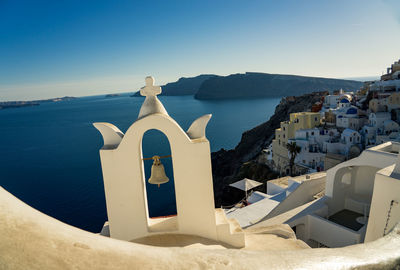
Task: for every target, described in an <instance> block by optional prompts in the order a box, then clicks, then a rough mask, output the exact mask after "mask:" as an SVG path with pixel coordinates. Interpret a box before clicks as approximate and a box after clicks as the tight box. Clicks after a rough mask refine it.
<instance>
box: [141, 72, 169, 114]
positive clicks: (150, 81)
mask: <svg viewBox="0 0 400 270" xmlns="http://www.w3.org/2000/svg"><path fill="white" fill-rule="evenodd" d="M145 81H146V86H144V87H142V88H140V94H141V95H142V96H144V97H146V99H145V100H144V102H143V105H142V107H141V108H140V112H139V116H138V119H140V118H143V117H145V116H146V115H149V114H153V113H162V114H166V115H168V113H167V111H166V110H165V108H164V105H162V103H161V102H160V101H159V100H158V98H157V95H159V94H161V92H162V91H161V87H160V86H156V85H154V78H153V77H152V76H147V77H146V79H145Z"/></svg>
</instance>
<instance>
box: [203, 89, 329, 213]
mask: <svg viewBox="0 0 400 270" xmlns="http://www.w3.org/2000/svg"><path fill="white" fill-rule="evenodd" d="M327 94H328V93H327V92H315V93H311V94H305V95H302V96H299V97H293V96H291V97H286V98H282V100H281V102H280V103H279V105H278V106H277V107H276V108H275V113H274V115H273V116H272V117H271V118H270V120H269V121H267V122H265V123H263V124H261V125H259V126H257V127H255V128H253V129H251V130H248V131H246V132H244V133H243V134H242V139H241V140H240V142H239V144H238V145H237V146H236V147H235V149H232V150H225V149H221V150H219V151H217V152H213V153H212V154H211V162H212V169H213V179H214V196H215V203H216V206H217V207H220V206H221V205H222V206H226V205H231V204H233V203H235V202H238V201H239V200H240V199H242V198H243V197H244V192H241V191H240V190H237V191H236V190H234V189H233V188H230V187H229V186H228V185H229V184H230V183H233V182H235V181H237V180H240V179H242V178H244V177H247V178H250V179H253V180H257V181H260V182H264V183H265V182H266V181H267V180H269V179H274V178H275V177H276V176H277V175H276V174H275V173H274V172H273V171H272V170H271V169H270V168H269V167H268V166H267V165H265V164H261V163H258V162H257V159H258V156H259V154H260V152H261V150H262V149H264V148H266V147H267V146H268V145H269V144H270V143H271V142H272V139H273V138H274V136H275V129H277V128H279V126H280V123H281V122H282V121H286V120H289V115H290V114H291V113H295V112H302V111H310V110H311V107H312V105H313V104H314V103H315V102H317V101H320V100H321V98H322V97H323V96H324V95H327ZM264 188H265V187H261V191H265V190H263V189H264Z"/></svg>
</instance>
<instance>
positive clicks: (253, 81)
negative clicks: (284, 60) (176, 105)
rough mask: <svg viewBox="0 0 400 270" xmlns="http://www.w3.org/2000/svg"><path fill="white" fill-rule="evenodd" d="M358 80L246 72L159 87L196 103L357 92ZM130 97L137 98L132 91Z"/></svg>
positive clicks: (183, 81)
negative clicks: (197, 100) (189, 96)
mask: <svg viewBox="0 0 400 270" xmlns="http://www.w3.org/2000/svg"><path fill="white" fill-rule="evenodd" d="M362 84H363V83H362V82H361V81H356V80H345V79H331V78H319V77H307V76H298V75H283V74H269V73H255V72H246V73H244V74H243V73H242V74H240V73H238V74H232V75H228V76H217V75H211V74H205V75H199V76H196V77H189V78H180V79H179V80H178V81H176V82H172V83H168V84H166V85H164V86H162V91H163V92H162V94H161V95H164V96H180V95H194V97H195V98H196V99H200V100H224V99H238V98H269V97H283V96H298V95H303V94H307V93H312V92H315V91H334V90H337V89H343V90H345V91H350V90H354V89H359V88H360V87H361V86H362ZM132 96H140V94H139V92H136V93H135V94H134V95H132Z"/></svg>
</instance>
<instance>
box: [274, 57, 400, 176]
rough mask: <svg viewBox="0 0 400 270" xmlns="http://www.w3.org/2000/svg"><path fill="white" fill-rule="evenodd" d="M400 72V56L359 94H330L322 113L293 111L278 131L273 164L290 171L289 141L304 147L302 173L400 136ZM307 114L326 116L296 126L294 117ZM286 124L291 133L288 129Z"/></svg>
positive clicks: (299, 171)
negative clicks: (386, 70) (379, 78)
mask: <svg viewBox="0 0 400 270" xmlns="http://www.w3.org/2000/svg"><path fill="white" fill-rule="evenodd" d="M399 73H400V63H399V61H398V62H395V63H394V64H393V65H392V66H391V67H390V68H388V74H385V75H383V76H382V77H381V80H380V81H373V82H366V83H365V85H364V86H363V87H362V88H361V89H360V90H359V91H357V92H356V93H354V92H344V91H343V90H340V91H337V92H335V93H333V94H331V95H327V96H325V97H324V100H323V103H322V106H321V109H320V110H319V112H307V113H297V114H293V117H292V116H291V117H290V118H291V120H290V121H286V122H282V123H281V127H280V128H279V129H277V130H276V132H275V140H273V143H272V147H271V148H272V149H271V150H272V151H271V154H270V161H269V165H272V166H273V167H274V168H275V170H277V171H278V172H279V173H280V174H283V175H287V174H288V173H289V171H290V169H289V166H290V162H289V161H290V157H291V153H290V152H289V151H288V150H287V148H286V144H287V143H293V142H295V143H296V145H297V146H299V147H300V148H301V150H300V153H298V154H297V155H296V158H295V168H294V173H295V174H302V173H306V172H313V171H322V170H326V169H329V168H331V167H333V166H335V165H337V164H339V163H341V162H343V161H345V160H348V159H351V158H354V157H357V156H358V155H359V154H360V153H361V152H362V151H363V150H364V149H367V148H369V147H372V146H375V145H378V144H381V143H384V142H387V141H400V133H399V130H400V127H399V123H400V92H399V90H400V89H399V86H400V77H399ZM301 114H303V115H309V116H311V117H315V118H317V117H318V119H320V121H319V122H318V123H316V122H312V123H311V124H309V123H307V124H306V125H303V126H298V125H297V126H296V125H295V124H294V121H296V119H297V118H298V115H301ZM317 114H318V116H317ZM285 129H289V130H290V131H291V132H289V133H287V132H286V134H284V131H285Z"/></svg>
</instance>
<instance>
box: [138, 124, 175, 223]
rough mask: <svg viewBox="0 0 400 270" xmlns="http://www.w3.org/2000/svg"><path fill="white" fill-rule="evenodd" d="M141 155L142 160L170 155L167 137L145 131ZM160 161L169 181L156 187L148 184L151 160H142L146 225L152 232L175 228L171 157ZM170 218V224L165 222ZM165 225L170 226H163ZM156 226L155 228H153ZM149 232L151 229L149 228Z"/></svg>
mask: <svg viewBox="0 0 400 270" xmlns="http://www.w3.org/2000/svg"><path fill="white" fill-rule="evenodd" d="M142 153H143V158H144V159H145V158H151V157H153V156H161V157H162V156H169V155H171V147H170V144H169V140H168V138H167V136H165V134H164V133H162V132H161V131H159V130H156V129H151V130H148V131H146V132H145V134H144V135H143V139H142ZM160 161H161V163H162V164H163V166H164V169H165V174H166V176H167V177H168V178H169V181H168V182H167V183H164V184H161V185H160V186H158V185H156V184H150V183H149V181H148V180H149V178H150V177H151V168H152V165H153V160H152V159H150V160H143V168H144V181H145V193H146V194H145V195H146V198H147V214H148V225H149V228H150V227H154V228H153V229H154V230H173V229H176V228H175V227H176V226H177V222H176V215H177V207H176V196H175V185H174V170H173V164H172V157H166V158H162V159H161V160H160ZM170 217H173V219H174V221H173V222H172V223H171V222H167V219H168V218H170ZM170 221H171V220H170ZM161 223H164V225H161ZM165 223H171V224H169V225H168V226H165ZM156 224H157V226H154V225H156ZM155 228H156V229H155ZM150 230H152V229H151V228H150Z"/></svg>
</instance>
